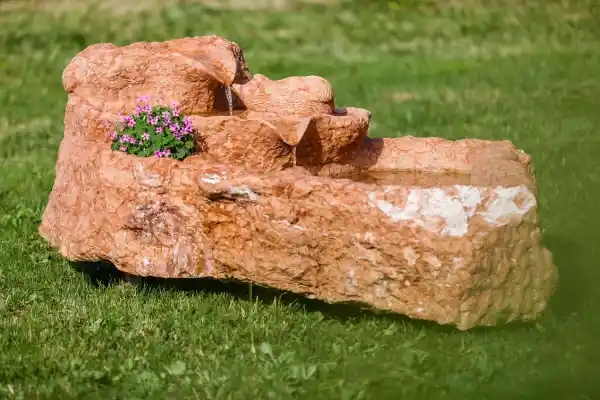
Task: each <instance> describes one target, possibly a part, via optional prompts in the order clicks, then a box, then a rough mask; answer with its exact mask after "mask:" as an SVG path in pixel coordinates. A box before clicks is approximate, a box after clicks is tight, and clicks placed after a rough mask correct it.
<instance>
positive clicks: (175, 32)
mask: <svg viewBox="0 0 600 400" xmlns="http://www.w3.org/2000/svg"><path fill="white" fill-rule="evenodd" d="M34 3H35V2H34ZM41 3H43V2H39V1H38V2H37V3H35V4H33V5H31V4H25V3H24V2H19V1H12V2H6V1H0V398H7V399H36V398H39V399H50V398H52V399H68V398H80V399H113V398H114V399H117V398H119V399H164V398H174V399H180V398H201V399H203V398H206V399H286V398H298V399H376V398H382V399H442V398H448V399H478V400H479V399H577V400H583V399H598V398H600V379H599V377H598V374H599V371H600V369H599V366H600V348H599V340H598V335H599V334H600V311H599V310H600V290H599V289H598V284H599V282H600V265H599V264H600V262H599V258H600V250H599V248H600V247H598V244H599V242H600V240H599V239H600V213H599V211H600V209H599V206H598V201H599V200H598V199H599V198H600V156H599V155H600V10H599V6H598V3H597V2H596V1H594V0H570V1H550V0H537V1H529V2H524V1H517V0H502V1H485V0H453V1H442V0H439V1H437V0H431V1H417V0H413V1H406V2H382V1H377V0H372V1H363V2H359V1H354V2H352V1H344V2H341V1H338V2H326V1H323V2H322V3H323V4H314V5H302V6H300V5H298V4H295V3H293V2H291V1H284V2H279V4H280V5H282V7H280V8H278V9H276V10H273V9H271V10H264V9H260V8H254V9H252V8H250V9H239V8H236V7H231V8H226V7H225V8H223V7H221V8H209V7H208V6H206V4H200V3H198V2H196V3H194V4H188V3H185V4H184V3H183V2H181V4H174V3H175V2H162V3H161V2H159V1H150V0H148V1H147V2H144V3H140V4H144V5H145V7H134V6H132V5H133V4H134V2H133V1H129V0H122V1H119V2H117V1H113V2H109V3H110V7H111V8H110V10H108V9H105V10H94V9H87V8H86V7H83V6H82V4H84V3H85V2H80V3H79V5H78V6H75V5H74V3H75V2H73V1H71V3H68V4H67V5H66V6H65V5H64V3H65V2H62V3H61V2H56V1H55V2H54V3H52V4H51V5H48V4H49V3H48V2H46V3H44V5H45V6H44V7H41V6H40V4H41ZM238 3H239V4H244V2H238ZM250 3H251V2H248V4H250ZM336 3H337V4H336ZM61 4H62V6H61ZM160 4H162V6H161V5H160ZM213 33H215V34H219V35H221V36H223V37H225V38H228V39H230V40H233V41H236V42H238V43H239V44H240V45H241V46H242V47H243V48H244V50H245V55H246V59H247V61H248V63H249V65H250V68H251V70H252V72H260V73H263V74H265V75H267V76H269V77H271V78H273V79H278V78H282V77H285V76H289V75H312V74H315V75H321V76H323V77H325V78H327V79H328V80H330V81H331V82H332V83H333V85H334V87H335V90H336V99H337V104H338V105H339V106H357V107H364V108H367V109H369V110H371V111H372V112H373V118H372V125H371V129H370V133H371V135H372V136H377V137H382V136H400V135H409V134H410V135H417V136H439V137H445V138H450V139H459V138H463V137H477V138H483V139H510V140H512V141H513V142H514V143H515V144H516V145H517V146H518V147H520V148H522V149H524V150H525V151H526V152H527V153H529V154H531V155H532V156H533V158H534V162H535V166H536V171H537V179H538V184H539V187H540V193H541V195H540V213H541V218H542V225H543V238H544V242H545V244H546V245H547V246H548V247H549V248H550V250H551V251H552V252H553V254H554V259H555V262H556V265H557V266H558V268H559V273H560V282H559V286H558V288H557V291H556V293H555V296H554V297H553V299H552V302H551V304H550V306H549V307H548V309H547V310H546V312H545V313H544V315H543V317H542V318H540V319H539V320H538V321H536V322H533V323H528V324H513V325H509V326H506V327H499V328H490V329H476V330H473V331H468V332H460V331H457V330H455V329H453V328H450V327H441V326H438V325H436V324H431V323H424V322H420V321H414V320H409V319H406V318H402V317H393V316H381V315H377V314H375V313H367V312H358V311H356V310H355V309H352V308H348V307H334V306H327V305H324V304H321V303H318V302H310V301H304V300H302V299H298V298H295V297H294V296H292V295H290V294H282V293H277V292H273V291H267V290H262V289H259V288H256V287H255V288H253V290H252V293H250V290H249V289H250V288H249V287H248V286H245V285H241V286H240V285H221V286H219V285H211V284H205V285H204V286H205V287H206V289H207V290H181V289H173V288H171V287H170V286H166V285H161V284H153V285H150V284H149V285H146V286H143V285H142V286H132V285H129V284H125V283H122V282H119V281H115V282H114V283H111V284H109V285H108V286H105V285H102V284H100V285H95V284H94V282H93V281H92V280H90V279H88V278H87V277H86V276H85V275H82V273H81V272H80V270H77V269H75V268H73V267H72V266H71V265H70V264H69V263H68V262H66V261H65V260H63V259H62V258H61V257H60V256H59V255H58V254H57V253H56V252H55V251H53V250H51V249H48V248H47V246H46V245H45V243H44V242H43V241H42V240H41V238H40V237H39V236H38V234H37V227H38V225H39V222H40V216H41V213H42V211H43V207H44V205H45V204H46V201H47V197H48V194H49V192H50V190H51V188H52V183H53V179H54V164H55V161H56V156H57V149H58V145H59V142H60V140H61V138H62V129H63V114H64V106H65V101H66V94H65V93H64V92H63V89H62V86H61V72H62V70H63V68H64V67H65V66H66V64H67V63H68V62H69V60H70V59H71V58H72V57H73V56H74V55H75V54H76V53H77V52H78V51H81V50H82V49H83V48H84V47H85V46H87V45H90V44H93V43H96V42H114V43H117V44H126V43H130V42H133V41H154V40H168V39H173V38H178V37H184V36H196V35H205V34H213ZM208 289H210V290H208Z"/></svg>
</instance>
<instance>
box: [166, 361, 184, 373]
mask: <svg viewBox="0 0 600 400" xmlns="http://www.w3.org/2000/svg"><path fill="white" fill-rule="evenodd" d="M186 368H187V367H186V365H185V363H184V362H183V361H180V360H177V361H175V362H173V363H171V364H170V365H169V366H168V367H167V371H169V373H170V374H171V375H174V376H180V375H183V374H184V373H185V370H186Z"/></svg>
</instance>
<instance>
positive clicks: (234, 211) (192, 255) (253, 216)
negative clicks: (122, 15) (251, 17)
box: [40, 36, 557, 329]
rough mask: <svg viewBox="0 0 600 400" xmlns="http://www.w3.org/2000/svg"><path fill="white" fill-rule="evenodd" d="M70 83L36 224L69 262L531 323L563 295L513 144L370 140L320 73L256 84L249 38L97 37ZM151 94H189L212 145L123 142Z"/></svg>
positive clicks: (362, 118) (205, 140)
mask: <svg viewBox="0 0 600 400" xmlns="http://www.w3.org/2000/svg"><path fill="white" fill-rule="evenodd" d="M63 82H64V86H65V89H66V90H67V91H68V93H69V100H68V104H67V107H66V114H65V135H64V139H63V141H62V142H61V145H60V149H59V154H58V160H57V163H56V180H55V183H54V187H53V189H52V192H51V194H50V198H49V202H48V205H47V207H46V210H45V212H44V217H43V221H42V224H41V226H40V233H41V235H42V236H43V237H45V238H46V239H47V240H48V241H49V242H50V244H51V245H52V246H54V247H56V248H58V249H59V251H60V252H61V254H62V255H64V256H65V257H66V258H68V259H69V260H73V261H99V260H107V261H110V262H112V263H114V264H115V266H116V267H117V268H119V269H120V270H122V271H125V272H127V273H130V274H134V275H140V276H157V277H214V278H227V279H231V278H233V279H238V280H242V281H253V282H255V283H258V284H262V285H267V286H271V287H276V288H279V289H284V290H290V291H293V292H296V293H300V294H304V295H307V296H309V297H315V298H319V299H322V300H325V301H328V302H342V301H343V302H347V301H351V302H357V303H361V304H364V305H366V306H369V307H375V308H378V309H383V310H389V311H392V312H396V313H402V314H406V315H408V316H410V317H414V318H421V319H427V320H433V321H437V322H439V323H442V324H453V325H455V326H457V327H458V328H460V329H468V328H471V327H474V326H479V325H495V324H498V323H502V322H507V321H515V320H528V319H533V318H535V317H537V316H538V315H539V314H540V313H541V312H542V311H543V309H544V307H545V305H546V303H547V301H548V299H549V297H550V296H551V294H552V291H553V288H554V286H555V284H556V279H557V274H556V269H555V267H554V266H553V264H552V260H551V254H550V252H549V251H548V250H546V249H544V248H543V247H542V246H541V243H540V229H539V220H538V212H537V208H538V202H537V189H536V184H535V179H534V173H533V169H532V166H531V159H530V157H529V156H528V155H526V154H525V153H523V152H522V151H520V150H518V149H517V148H515V147H514V146H513V145H512V144H511V143H510V142H508V141H501V142H492V141H483V140H476V139H465V140H459V141H448V140H445V139H439V138H416V137H402V138H398V139H371V138H368V137H367V129H368V124H369V120H370V117H371V115H370V113H369V112H368V111H367V110H362V109H357V108H346V109H341V108H336V107H335V103H334V98H333V90H332V89H331V85H329V83H328V82H327V81H325V80H324V79H322V78H319V77H292V78H287V79H283V80H280V81H271V80H268V79H267V78H266V77H263V76H258V77H256V76H255V78H252V77H251V76H250V73H249V71H248V67H247V65H246V63H245V61H244V60H243V55H242V51H241V49H240V48H239V46H237V45H236V44H234V43H231V42H228V41H226V40H224V39H221V38H218V37H214V36H209V37H200V38H186V39H178V40H175V41H171V42H165V43H136V44H133V45H130V46H125V47H117V46H114V45H111V44H98V45H94V46H90V47H89V48H87V49H86V50H84V51H83V52H81V53H80V54H78V55H77V56H76V57H75V58H74V59H73V60H72V62H71V63H70V64H69V66H67V68H66V69H65V72H64V74H63ZM229 85H233V90H234V92H235V93H237V95H236V96H235V98H234V109H235V112H234V115H232V116H230V115H228V113H227V112H226V110H227V104H226V102H225V103H223V99H224V90H225V89H224V87H226V86H229ZM265 88H266V89H267V90H266V91H264V90H263V89H265ZM259 89H260V90H259ZM140 95H150V96H152V98H153V99H159V98H161V97H162V100H161V102H163V101H164V102H169V101H171V100H174V101H177V102H179V103H181V104H182V109H183V111H184V112H186V113H188V114H189V115H192V117H191V118H192V122H193V125H194V127H195V130H196V132H195V135H196V136H195V137H196V139H197V143H198V148H199V150H200V151H199V152H198V153H197V154H195V155H193V156H190V157H188V158H187V159H185V160H184V161H176V160H173V159H154V158H141V157H136V156H132V155H128V154H124V153H121V152H116V151H112V150H111V148H110V141H109V139H108V138H107V137H106V135H105V130H104V129H103V128H102V126H101V124H102V123H103V122H104V121H110V122H112V121H114V120H115V119H116V117H117V115H116V113H117V112H118V111H123V112H131V111H132V110H133V109H134V108H135V103H136V97H137V96H140ZM285 99H291V101H287V102H286V101H285Z"/></svg>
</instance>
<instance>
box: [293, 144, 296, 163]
mask: <svg viewBox="0 0 600 400" xmlns="http://www.w3.org/2000/svg"><path fill="white" fill-rule="evenodd" d="M292 160H293V162H294V167H295V166H296V146H292Z"/></svg>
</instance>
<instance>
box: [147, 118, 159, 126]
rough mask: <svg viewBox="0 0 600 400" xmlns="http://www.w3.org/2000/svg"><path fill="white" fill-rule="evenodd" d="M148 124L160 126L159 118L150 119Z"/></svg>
mask: <svg viewBox="0 0 600 400" xmlns="http://www.w3.org/2000/svg"><path fill="white" fill-rule="evenodd" d="M148 123H149V124H150V125H156V124H158V117H149V118H148Z"/></svg>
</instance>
